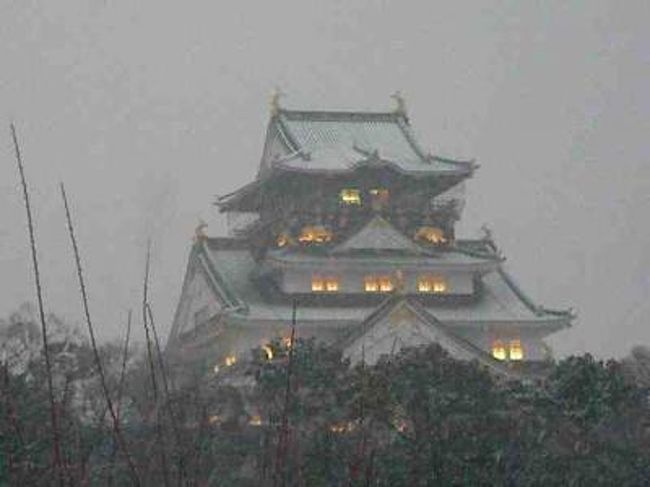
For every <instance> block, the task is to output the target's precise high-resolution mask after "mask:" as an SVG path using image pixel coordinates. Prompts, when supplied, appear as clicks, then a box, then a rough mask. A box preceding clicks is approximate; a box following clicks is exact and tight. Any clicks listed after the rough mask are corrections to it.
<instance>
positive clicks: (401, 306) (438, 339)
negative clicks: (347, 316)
mask: <svg viewBox="0 0 650 487" xmlns="http://www.w3.org/2000/svg"><path fill="white" fill-rule="evenodd" d="M371 320H372V321H373V322H372V323H366V327H365V328H366V329H365V330H364V331H363V332H362V333H361V334H360V335H358V336H357V337H356V338H355V339H353V340H352V341H351V342H350V343H348V344H347V346H346V347H345V349H344V352H343V355H344V356H345V357H347V358H349V359H350V360H351V361H352V362H353V363H354V362H358V361H360V360H361V359H362V357H363V359H364V360H365V362H366V363H369V364H374V363H375V362H377V360H379V357H381V356H382V355H393V354H395V353H398V352H399V351H400V350H401V349H402V348H405V347H417V346H420V345H429V344H431V343H437V344H439V345H440V346H441V347H442V348H444V349H445V350H447V352H448V353H449V354H450V355H451V356H452V357H454V358H457V359H462V360H471V359H472V358H475V357H474V355H473V354H472V353H471V352H469V351H467V350H465V349H464V348H463V347H462V346H459V344H457V343H456V339H455V338H454V337H451V336H450V334H449V333H448V332H446V331H445V330H444V329H442V328H441V327H439V326H436V325H435V324H433V323H432V322H431V320H430V319H428V318H427V317H423V316H422V315H421V314H420V313H418V312H416V311H415V310H414V309H413V308H412V306H411V305H410V304H409V303H408V302H407V301H406V300H402V301H400V302H399V303H398V304H396V305H395V306H393V307H392V308H390V309H389V310H387V311H385V312H384V313H382V315H381V316H379V317H377V316H375V317H372V318H371ZM361 326H363V324H362V325H361Z"/></svg>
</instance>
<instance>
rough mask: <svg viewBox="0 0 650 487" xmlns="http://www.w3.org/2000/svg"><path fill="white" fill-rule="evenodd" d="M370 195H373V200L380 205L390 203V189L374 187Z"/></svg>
mask: <svg viewBox="0 0 650 487" xmlns="http://www.w3.org/2000/svg"><path fill="white" fill-rule="evenodd" d="M368 192H369V193H370V196H371V197H372V202H373V203H376V204H379V205H384V204H386V203H388V196H389V193H388V190H387V189H385V188H373V189H371V190H370V191H368Z"/></svg>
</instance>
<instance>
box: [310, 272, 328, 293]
mask: <svg viewBox="0 0 650 487" xmlns="http://www.w3.org/2000/svg"><path fill="white" fill-rule="evenodd" d="M311 290H312V291H313V292H316V293H318V292H322V291H325V281H324V280H323V278H322V277H317V276H314V277H312V278H311Z"/></svg>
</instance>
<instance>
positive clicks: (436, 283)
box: [418, 276, 449, 294]
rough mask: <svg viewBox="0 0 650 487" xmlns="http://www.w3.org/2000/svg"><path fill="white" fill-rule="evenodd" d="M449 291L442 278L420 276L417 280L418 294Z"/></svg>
mask: <svg viewBox="0 0 650 487" xmlns="http://www.w3.org/2000/svg"><path fill="white" fill-rule="evenodd" d="M448 289H449V286H448V285H447V281H446V280H445V279H444V277H439V276H420V277H419V278H418V292H421V293H434V294H442V293H446V292H447V290H448Z"/></svg>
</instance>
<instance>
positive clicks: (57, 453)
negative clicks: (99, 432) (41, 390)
mask: <svg viewBox="0 0 650 487" xmlns="http://www.w3.org/2000/svg"><path fill="white" fill-rule="evenodd" d="M11 138H12V139H13V142H14V150H15V152H16V162H17V164H18V171H19V172H20V182H21V184H22V187H23V199H24V202H25V211H26V212H27V227H28V229H29V244H30V247H31V249H32V264H33V267H34V282H35V284H36V298H37V300H38V315H39V318H40V321H41V335H42V336H43V354H44V355H45V369H46V372H47V391H48V399H49V402H50V421H51V424H52V450H53V456H54V465H55V468H56V470H57V479H58V483H59V486H61V487H63V485H64V484H65V476H64V472H63V463H62V461H61V438H60V432H59V421H58V417H57V414H56V413H57V411H56V403H55V401H54V385H53V381H52V363H51V361H50V351H49V346H48V342H47V325H46V324H45V310H44V308H45V307H44V305H43V292H42V288H41V276H40V272H39V269H38V256H37V255H36V238H35V237H34V222H33V219H32V209H31V205H30V203H29V191H28V189H27V181H26V179H25V170H24V167H23V160H22V156H21V154H20V146H19V145H18V137H17V136H16V127H15V126H14V124H13V123H12V124H11Z"/></svg>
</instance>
